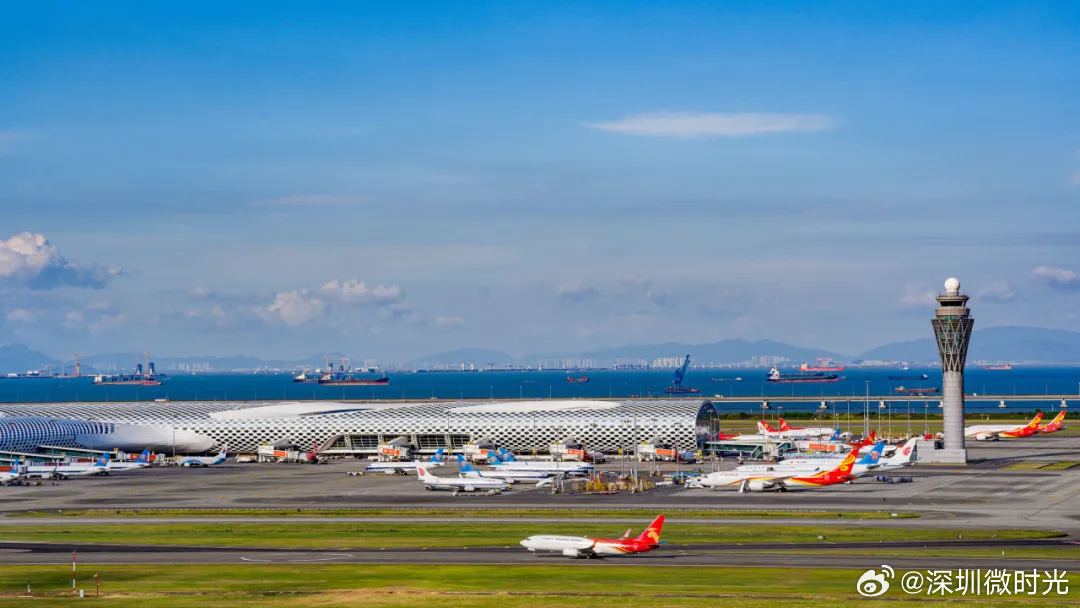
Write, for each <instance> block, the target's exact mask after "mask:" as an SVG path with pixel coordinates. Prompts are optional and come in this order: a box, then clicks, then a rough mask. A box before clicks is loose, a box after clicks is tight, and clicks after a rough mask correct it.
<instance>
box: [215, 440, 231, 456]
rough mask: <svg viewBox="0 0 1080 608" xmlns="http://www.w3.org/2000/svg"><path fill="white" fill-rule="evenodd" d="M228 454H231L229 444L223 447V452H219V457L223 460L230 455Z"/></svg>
mask: <svg viewBox="0 0 1080 608" xmlns="http://www.w3.org/2000/svg"><path fill="white" fill-rule="evenodd" d="M228 453H229V444H227V443H226V444H224V445H222V446H221V451H220V452H218V456H219V457H221V458H224V457H225V456H226V455H228Z"/></svg>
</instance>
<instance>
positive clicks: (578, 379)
mask: <svg viewBox="0 0 1080 608" xmlns="http://www.w3.org/2000/svg"><path fill="white" fill-rule="evenodd" d="M566 381H567V382H588V381H589V377H588V376H567V377H566Z"/></svg>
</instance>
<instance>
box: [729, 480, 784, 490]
mask: <svg viewBox="0 0 1080 608" xmlns="http://www.w3.org/2000/svg"><path fill="white" fill-rule="evenodd" d="M779 489H781V487H780V486H778V485H776V484H775V483H773V482H771V481H766V480H764V479H748V480H746V481H744V482H742V485H740V486H739V492H769V491H775V490H779Z"/></svg>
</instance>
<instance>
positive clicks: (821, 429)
mask: <svg viewBox="0 0 1080 608" xmlns="http://www.w3.org/2000/svg"><path fill="white" fill-rule="evenodd" d="M796 431H802V432H804V433H812V434H813V435H814V436H815V437H822V436H825V435H832V434H833V433H835V432H836V429H834V428H830V427H825V426H811V427H806V426H789V425H788V423H787V421H786V420H784V419H783V418H781V419H780V432H783V433H794V432H796Z"/></svg>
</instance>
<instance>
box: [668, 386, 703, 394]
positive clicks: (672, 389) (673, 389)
mask: <svg viewBox="0 0 1080 608" xmlns="http://www.w3.org/2000/svg"><path fill="white" fill-rule="evenodd" d="M664 392H665V393H667V394H669V395H697V394H700V393H701V389H700V388H690V387H688V386H669V387H667V388H666V389H664Z"/></svg>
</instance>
